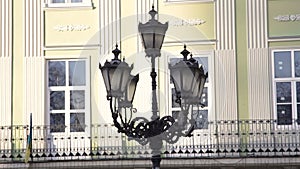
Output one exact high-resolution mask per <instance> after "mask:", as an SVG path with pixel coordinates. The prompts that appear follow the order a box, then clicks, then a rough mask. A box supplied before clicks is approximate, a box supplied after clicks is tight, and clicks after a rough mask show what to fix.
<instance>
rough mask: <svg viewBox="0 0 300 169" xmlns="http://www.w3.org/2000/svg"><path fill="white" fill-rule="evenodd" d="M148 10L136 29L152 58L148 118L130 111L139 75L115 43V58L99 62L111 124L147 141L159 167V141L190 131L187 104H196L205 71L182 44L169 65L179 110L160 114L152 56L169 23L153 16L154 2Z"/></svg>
mask: <svg viewBox="0 0 300 169" xmlns="http://www.w3.org/2000/svg"><path fill="white" fill-rule="evenodd" d="M149 14H150V15H151V19H150V20H149V21H148V22H147V23H145V24H142V23H140V24H139V25H138V30H139V32H140V36H141V38H142V43H143V46H144V48H145V53H146V56H147V57H150V58H151V68H152V71H151V73H150V76H151V78H152V117H151V121H149V120H148V119H146V118H144V117H136V118H133V115H132V114H133V113H136V112H137V110H136V109H135V108H133V105H132V102H133V99H134V95H135V91H136V87H137V83H138V80H139V75H135V76H133V75H131V74H130V73H131V70H132V69H133V66H129V65H128V64H127V63H126V62H125V60H123V61H121V60H120V59H119V58H118V56H119V54H120V53H121V51H120V50H119V49H118V46H117V45H116V49H115V50H113V51H112V53H113V54H114V56H115V57H114V59H112V60H111V61H110V62H108V61H106V62H105V64H104V66H101V64H99V69H100V70H101V72H102V76H103V79H104V83H105V87H106V91H107V99H108V100H109V101H110V109H111V113H112V118H113V122H114V126H115V127H116V128H117V129H118V132H121V133H124V134H125V135H127V136H128V137H131V138H133V139H136V141H138V142H139V143H140V144H142V145H145V144H147V143H149V146H150V148H151V149H152V158H151V160H152V163H153V168H159V166H160V161H161V155H160V154H161V152H160V150H161V148H162V141H163V140H165V141H166V142H168V143H171V144H172V143H175V142H177V141H178V139H179V137H181V136H187V135H190V134H191V132H192V131H193V129H194V126H193V125H194V122H193V120H191V118H188V114H191V113H190V111H189V108H190V107H192V106H191V105H197V106H199V104H200V103H199V100H200V98H201V95H202V91H203V88H204V83H205V81H206V78H207V74H204V70H203V68H202V66H201V65H200V66H199V64H198V62H197V61H196V60H195V59H193V58H192V57H191V58H190V59H187V56H188V55H189V53H190V52H189V51H187V50H186V46H184V50H183V51H182V52H181V54H182V55H183V60H181V61H179V62H178V63H176V64H175V65H169V69H170V72H171V79H172V81H173V83H174V84H175V90H176V97H177V102H178V103H179V104H180V106H181V111H180V113H179V114H178V115H177V117H176V119H175V117H172V116H164V117H160V113H159V110H158V103H157V90H156V85H157V84H156V76H157V73H156V68H155V66H156V64H155V59H156V57H159V56H160V55H161V53H160V50H161V47H162V44H163V40H164V37H165V33H166V31H167V29H168V23H165V24H162V23H160V22H158V21H157V20H156V19H155V15H156V14H157V12H156V11H155V10H154V7H153V6H152V10H151V11H150V12H149Z"/></svg>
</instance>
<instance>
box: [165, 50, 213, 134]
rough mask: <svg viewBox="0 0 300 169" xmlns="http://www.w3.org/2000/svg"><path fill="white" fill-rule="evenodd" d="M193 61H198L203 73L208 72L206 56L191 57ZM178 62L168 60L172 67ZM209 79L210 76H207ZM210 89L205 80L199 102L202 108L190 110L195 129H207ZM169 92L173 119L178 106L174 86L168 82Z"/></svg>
mask: <svg viewBox="0 0 300 169" xmlns="http://www.w3.org/2000/svg"><path fill="white" fill-rule="evenodd" d="M193 58H194V59H196V60H197V61H198V63H199V64H201V65H202V66H203V68H204V72H209V71H208V65H209V64H208V56H207V55H203V56H201V55H198V56H193ZM178 61H179V59H178V58H170V64H171V65H174V64H176V63H177V62H178ZM209 77H210V76H209ZM210 88H211V84H210V80H209V79H207V80H206V83H205V86H204V89H203V94H202V97H201V100H199V103H200V104H201V105H202V107H200V106H199V107H194V109H193V110H192V115H191V117H192V118H193V119H194V120H195V124H194V127H195V129H208V115H209V104H211V103H209V101H208V99H209V97H210V96H209V95H210V94H209V91H210ZM170 90H171V93H172V96H171V97H172V103H171V107H172V115H173V116H174V117H176V116H177V114H178V113H179V111H180V105H179V104H178V103H177V102H176V96H175V88H174V84H173V83H172V81H171V80H170Z"/></svg>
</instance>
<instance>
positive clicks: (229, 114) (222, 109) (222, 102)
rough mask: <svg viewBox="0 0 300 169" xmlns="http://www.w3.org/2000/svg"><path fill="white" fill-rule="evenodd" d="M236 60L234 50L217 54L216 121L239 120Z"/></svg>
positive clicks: (217, 52)
mask: <svg viewBox="0 0 300 169" xmlns="http://www.w3.org/2000/svg"><path fill="white" fill-rule="evenodd" d="M235 60H236V58H235V51H234V50H219V51H216V53H215V79H216V84H215V86H216V87H215V89H216V97H215V98H216V102H215V103H216V109H215V110H216V114H215V116H216V120H234V119H236V118H237V105H236V103H237V96H236V95H237V93H236V77H235V74H236V70H235V69H234V68H235V67H236V61H235Z"/></svg>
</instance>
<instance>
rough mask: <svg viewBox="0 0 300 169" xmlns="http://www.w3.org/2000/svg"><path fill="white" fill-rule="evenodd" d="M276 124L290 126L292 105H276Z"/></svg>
mask: <svg viewBox="0 0 300 169" xmlns="http://www.w3.org/2000/svg"><path fill="white" fill-rule="evenodd" d="M277 124H278V125H290V124H292V105H291V104H285V105H277Z"/></svg>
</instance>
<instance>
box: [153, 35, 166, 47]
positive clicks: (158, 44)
mask: <svg viewBox="0 0 300 169" xmlns="http://www.w3.org/2000/svg"><path fill="white" fill-rule="evenodd" d="M163 41H164V35H162V34H155V46H154V48H157V49H161V46H162V44H163Z"/></svg>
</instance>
